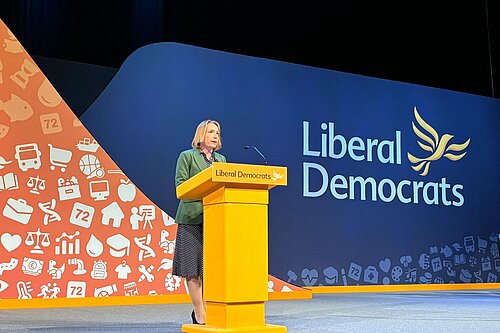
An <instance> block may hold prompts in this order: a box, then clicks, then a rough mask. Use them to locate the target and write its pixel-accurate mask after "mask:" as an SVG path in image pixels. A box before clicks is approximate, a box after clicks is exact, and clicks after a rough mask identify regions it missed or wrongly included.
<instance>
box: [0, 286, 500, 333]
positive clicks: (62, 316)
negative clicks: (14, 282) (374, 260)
mask: <svg viewBox="0 0 500 333" xmlns="http://www.w3.org/2000/svg"><path fill="white" fill-rule="evenodd" d="M190 312H191V306H190V305H189V304H179V305H141V306H114V307H85V308H60V309H36V310H0V332H86V333H91V332H138V331H139V332H140V333H146V332H165V333H170V332H181V325H182V324H183V323H185V322H186V321H187V320H188V318H189V315H190ZM266 314H267V316H266V321H267V322H268V323H270V324H280V325H285V326H287V327H288V332H292V333H294V332H296V333H299V332H300V333H302V332H304V333H305V332H342V333H347V332H349V333H351V332H352V333H361V332H366V333H368V332H369V333H378V332H384V333H390V332H405V333H417V332H418V333H420V332H426V333H429V332H432V333H439V332H467V333H476V332H478V333H499V332H500V291H499V290H487V291H468V292H463V291H450V292H422V293H414V292H412V293H356V294H329V295H315V296H314V297H313V299H312V300H299V301H271V302H268V303H267V304H266Z"/></svg>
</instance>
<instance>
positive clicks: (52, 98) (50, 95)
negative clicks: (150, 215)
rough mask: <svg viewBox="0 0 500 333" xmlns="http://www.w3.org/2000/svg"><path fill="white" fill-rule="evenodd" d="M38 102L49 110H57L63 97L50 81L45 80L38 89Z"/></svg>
mask: <svg viewBox="0 0 500 333" xmlns="http://www.w3.org/2000/svg"><path fill="white" fill-rule="evenodd" d="M38 100H39V101H40V103H42V104H43V105H45V106H46V107H49V108H55V107H56V106H58V105H59V104H60V103H61V102H62V98H61V96H60V95H59V94H58V93H57V91H56V90H55V89H54V87H53V86H52V85H51V84H50V82H49V80H47V79H45V80H43V82H42V84H41V85H40V87H39V88H38Z"/></svg>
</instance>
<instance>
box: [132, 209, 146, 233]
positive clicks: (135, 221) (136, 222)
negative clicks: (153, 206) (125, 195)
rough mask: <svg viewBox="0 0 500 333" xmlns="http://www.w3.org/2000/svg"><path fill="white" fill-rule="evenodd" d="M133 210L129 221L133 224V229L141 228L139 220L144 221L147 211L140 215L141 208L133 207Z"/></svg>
mask: <svg viewBox="0 0 500 333" xmlns="http://www.w3.org/2000/svg"><path fill="white" fill-rule="evenodd" d="M131 212H132V215H130V218H129V221H130V225H131V226H132V230H139V222H142V221H144V219H145V217H146V213H142V214H141V215H139V208H137V207H132V209H131Z"/></svg>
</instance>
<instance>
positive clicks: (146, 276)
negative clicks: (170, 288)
mask: <svg viewBox="0 0 500 333" xmlns="http://www.w3.org/2000/svg"><path fill="white" fill-rule="evenodd" d="M154 269H155V267H154V266H153V265H149V267H148V268H146V266H144V265H139V267H137V270H138V271H139V273H142V274H141V276H139V279H138V280H137V281H138V282H142V281H144V280H147V281H148V282H149V283H151V282H153V281H154V279H155V276H154V275H153V274H152V273H151V272H152V271H154Z"/></svg>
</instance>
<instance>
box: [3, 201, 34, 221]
mask: <svg viewBox="0 0 500 333" xmlns="http://www.w3.org/2000/svg"><path fill="white" fill-rule="evenodd" d="M31 214H33V207H31V206H30V205H28V203H27V202H26V200H24V199H17V200H16V199H12V198H9V199H8V200H7V203H6V204H5V207H4V208H3V216H5V217H8V218H9V219H11V220H14V221H16V222H19V223H22V224H28V222H29V220H30V218H31Z"/></svg>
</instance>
